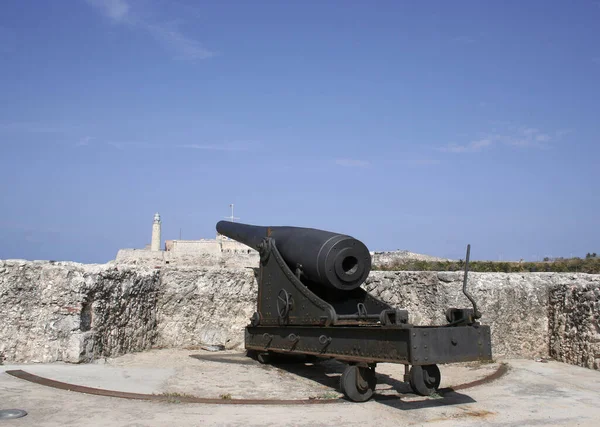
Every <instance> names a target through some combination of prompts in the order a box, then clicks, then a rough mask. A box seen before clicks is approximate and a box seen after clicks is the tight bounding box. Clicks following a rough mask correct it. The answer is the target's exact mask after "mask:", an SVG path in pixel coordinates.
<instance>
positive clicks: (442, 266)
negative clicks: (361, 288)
mask: <svg viewBox="0 0 600 427" xmlns="http://www.w3.org/2000/svg"><path fill="white" fill-rule="evenodd" d="M464 268H465V262H464V260H459V261H419V260H397V261H395V262H392V263H389V264H385V265H373V268H372V269H373V270H382V271H461V270H464ZM469 271H475V272H481V273H492V272H494V273H525V272H531V273H543V272H548V273H550V272H554V273H589V274H600V258H598V257H597V256H596V253H588V254H587V255H586V257H585V259H583V258H553V259H549V258H544V261H543V262H525V261H522V260H521V261H518V262H501V261H500V262H499V261H470V262H469Z"/></svg>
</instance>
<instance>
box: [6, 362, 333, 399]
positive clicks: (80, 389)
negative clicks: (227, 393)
mask: <svg viewBox="0 0 600 427" xmlns="http://www.w3.org/2000/svg"><path fill="white" fill-rule="evenodd" d="M6 373H7V374H9V375H12V376H13V377H16V378H20V379H22V380H25V381H29V382H32V383H35V384H40V385H43V386H47V387H52V388H56V389H60V390H67V391H73V392H76V393H84V394H93V395H95V396H106V397H117V398H120V399H133V400H151V401H159V402H173V401H177V402H181V403H209V404H219V405H314V404H331V403H337V402H342V400H341V399H297V400H292V399H218V398H204V397H195V396H185V395H184V396H180V395H169V394H142V393H129V392H124V391H116V390H105V389H101V388H94V387H86V386H82V385H75V384H69V383H64V382H61V381H56V380H51V379H49V378H44V377H40V376H37V375H34V374H30V373H28V372H25V371H22V370H11V371H6Z"/></svg>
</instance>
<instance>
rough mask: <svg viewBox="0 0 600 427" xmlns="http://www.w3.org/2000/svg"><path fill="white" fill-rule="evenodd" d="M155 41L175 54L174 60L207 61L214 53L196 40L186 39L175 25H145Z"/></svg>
mask: <svg viewBox="0 0 600 427" xmlns="http://www.w3.org/2000/svg"><path fill="white" fill-rule="evenodd" d="M143 26H144V27H145V28H146V30H147V31H148V32H149V33H150V34H151V35H152V37H154V39H155V40H156V41H157V42H158V43H160V44H161V45H163V46H164V47H165V48H166V49H168V50H170V51H171V52H172V53H173V55H174V56H173V59H179V60H194V59H207V58H210V57H211V56H214V53H213V52H211V51H210V50H208V49H206V48H205V47H204V46H202V44H201V43H200V42H198V41H196V40H193V39H191V38H189V37H186V36H185V35H183V34H182V33H181V32H179V31H178V30H177V28H175V25H174V24H143Z"/></svg>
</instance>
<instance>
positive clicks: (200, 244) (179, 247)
mask: <svg viewBox="0 0 600 427" xmlns="http://www.w3.org/2000/svg"><path fill="white" fill-rule="evenodd" d="M172 245H173V246H172V248H171V251H170V252H174V253H178V254H208V255H219V254H220V253H221V246H220V245H219V242H217V241H216V240H173V243H172Z"/></svg>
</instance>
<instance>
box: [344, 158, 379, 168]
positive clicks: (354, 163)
mask: <svg viewBox="0 0 600 427" xmlns="http://www.w3.org/2000/svg"><path fill="white" fill-rule="evenodd" d="M335 163H336V164H337V165H339V166H344V167H349V168H366V167H369V166H370V165H371V163H370V162H368V161H366V160H356V159H336V160H335Z"/></svg>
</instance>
